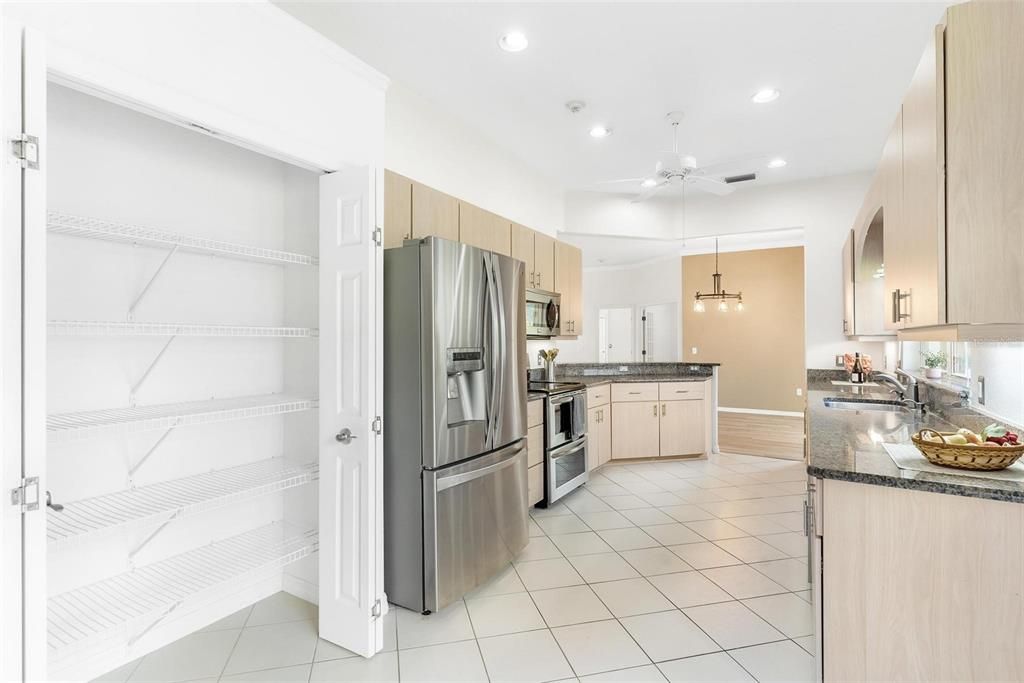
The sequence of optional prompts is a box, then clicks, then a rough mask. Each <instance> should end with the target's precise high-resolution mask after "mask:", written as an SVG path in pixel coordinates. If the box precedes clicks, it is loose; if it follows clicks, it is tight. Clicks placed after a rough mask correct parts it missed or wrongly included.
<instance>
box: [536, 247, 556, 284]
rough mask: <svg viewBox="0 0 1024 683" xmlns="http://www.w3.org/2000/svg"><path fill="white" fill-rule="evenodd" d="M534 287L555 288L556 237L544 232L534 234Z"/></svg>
mask: <svg viewBox="0 0 1024 683" xmlns="http://www.w3.org/2000/svg"><path fill="white" fill-rule="evenodd" d="M533 259H534V260H533V265H534V283H535V284H534V285H533V286H534V288H535V289H543V290H544V291H546V292H552V291H554V290H555V239H554V238H553V237H548V236H547V235H545V234H544V233H540V232H538V233H534V236H533Z"/></svg>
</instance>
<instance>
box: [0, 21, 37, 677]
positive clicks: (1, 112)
mask: <svg viewBox="0 0 1024 683" xmlns="http://www.w3.org/2000/svg"><path fill="white" fill-rule="evenodd" d="M23 135H31V136H33V137H34V138H38V139H39V141H40V143H41V144H38V145H34V146H31V147H26V146H25V144H24V143H23V144H22V149H23V150H25V151H26V152H27V153H28V155H27V156H28V158H27V159H26V160H25V163H22V162H21V161H20V160H19V159H17V158H15V157H14V156H13V155H12V154H11V151H10V150H11V147H10V145H11V141H13V140H18V139H23V138H22V136H23ZM0 136H2V141H3V154H4V163H3V164H2V168H0V221H2V222H0V225H2V227H3V229H2V230H0V323H2V324H0V491H2V492H3V497H4V499H3V501H2V506H0V606H2V607H0V679H2V680H4V681H18V680H45V679H46V503H45V491H46V393H45V392H46V223H45V219H46V195H45V192H46V183H45V170H46V160H45V155H44V154H43V151H44V150H45V139H46V64H45V53H44V42H43V39H42V36H41V35H39V34H38V33H37V32H34V31H32V30H29V29H25V28H23V27H22V26H20V25H18V24H17V23H16V22H12V21H9V20H4V21H3V23H2V24H0ZM33 162H34V163H33ZM33 480H34V483H32V481H33ZM23 483H24V484H26V486H25V489H24V491H25V494H24V497H25V498H26V499H25V500H23V501H21V502H22V503H24V504H19V505H12V504H11V503H12V502H14V501H13V500H12V499H11V495H12V491H15V490H22V489H21V487H22V485H23Z"/></svg>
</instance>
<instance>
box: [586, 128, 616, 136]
mask: <svg viewBox="0 0 1024 683" xmlns="http://www.w3.org/2000/svg"><path fill="white" fill-rule="evenodd" d="M611 134H612V129H611V128H608V127H607V126H594V127H593V128H591V129H590V137H592V138H606V137H608V136H609V135H611Z"/></svg>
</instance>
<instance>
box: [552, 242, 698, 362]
mask: <svg viewBox="0 0 1024 683" xmlns="http://www.w3.org/2000/svg"><path fill="white" fill-rule="evenodd" d="M681 268H682V259H681V258H679V256H677V255H675V254H673V255H670V256H668V257H665V258H661V259H658V260H656V261H650V262H647V263H642V264H637V265H635V266H628V267H622V268H584V269H583V330H584V333H583V334H582V335H580V337H579V338H578V339H576V340H571V339H563V340H559V341H558V342H557V343H556V345H557V346H558V349H559V355H558V360H559V361H563V362H566V363H583V362H592V363H596V362H597V342H598V334H597V316H598V310H599V309H601V308H610V307H616V306H634V307H635V306H646V305H653V304H666V303H667V304H675V305H676V306H677V307H678V305H679V299H680V295H681V293H682V289H681V288H682V270H681ZM677 341H678V339H677ZM634 348H637V349H639V347H637V346H636V345H635V344H634Z"/></svg>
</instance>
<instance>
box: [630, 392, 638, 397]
mask: <svg viewBox="0 0 1024 683" xmlns="http://www.w3.org/2000/svg"><path fill="white" fill-rule="evenodd" d="M629 395H630V396H639V395H640V392H639V391H631V392H629Z"/></svg>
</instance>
